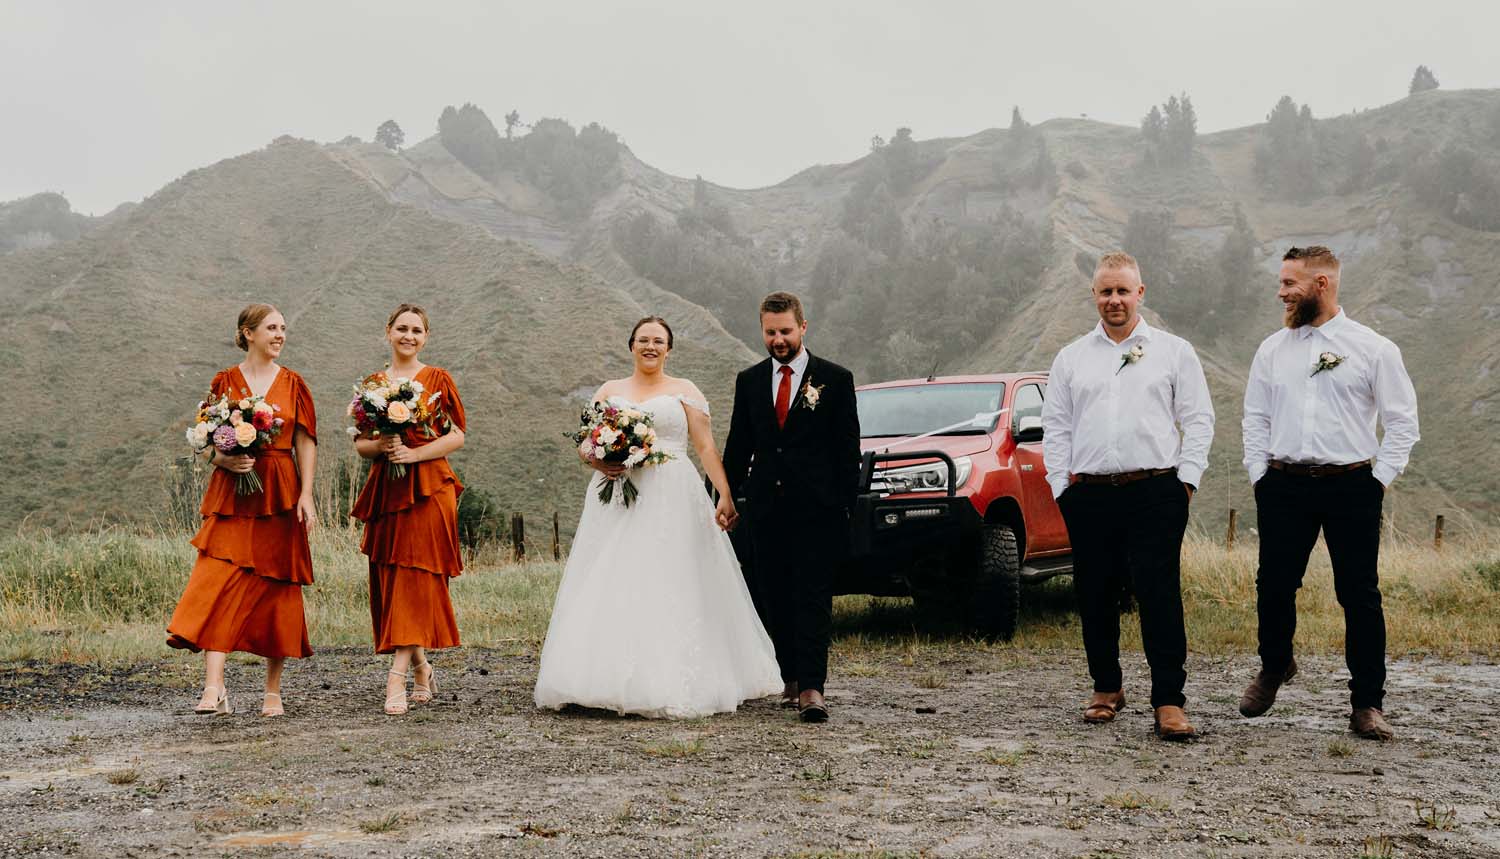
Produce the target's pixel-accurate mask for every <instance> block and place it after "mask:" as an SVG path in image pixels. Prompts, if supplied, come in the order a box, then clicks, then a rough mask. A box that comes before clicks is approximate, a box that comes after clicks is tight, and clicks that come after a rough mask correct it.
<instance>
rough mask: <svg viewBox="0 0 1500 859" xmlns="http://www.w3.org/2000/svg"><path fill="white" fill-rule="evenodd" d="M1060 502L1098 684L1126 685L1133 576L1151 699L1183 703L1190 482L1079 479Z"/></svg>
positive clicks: (1104, 687)
mask: <svg viewBox="0 0 1500 859" xmlns="http://www.w3.org/2000/svg"><path fill="white" fill-rule="evenodd" d="M1058 507H1059V508H1060V509H1061V510H1062V514H1063V521H1064V522H1065V523H1066V525H1067V526H1068V540H1069V541H1070V543H1071V544H1072V547H1073V587H1074V590H1075V592H1076V593H1077V596H1078V615H1079V618H1080V620H1081V621H1082V623H1083V647H1084V650H1085V651H1086V653H1087V654H1088V663H1089V675H1090V676H1091V677H1092V678H1093V680H1094V691H1095V692H1118V691H1120V686H1121V683H1122V680H1121V675H1120V594H1121V591H1122V589H1123V585H1124V584H1125V583H1126V582H1127V581H1128V582H1129V583H1130V585H1131V586H1132V587H1133V588H1134V590H1135V599H1136V605H1137V607H1138V609H1139V612H1140V620H1141V642H1142V644H1143V646H1144V649H1145V651H1146V663H1147V664H1148V665H1149V666H1150V667H1151V706H1152V707H1165V706H1175V707H1181V706H1183V704H1184V703H1185V702H1186V700H1187V699H1186V698H1185V697H1184V696H1183V694H1182V689H1183V686H1184V684H1186V682H1187V670H1186V668H1185V665H1186V663H1187V631H1186V629H1185V628H1184V626H1183V618H1182V535H1183V533H1184V532H1185V531H1186V530H1187V515H1188V496H1187V489H1186V487H1184V486H1183V484H1182V482H1181V481H1180V480H1178V479H1177V475H1176V473H1175V472H1174V473H1171V474H1161V475H1158V476H1156V477H1148V478H1145V479H1143V480H1137V481H1135V482H1133V483H1126V484H1123V485H1120V486H1110V485H1105V484H1091V483H1075V484H1073V485H1072V486H1069V487H1068V489H1067V491H1065V492H1063V494H1062V497H1060V498H1059V499H1058Z"/></svg>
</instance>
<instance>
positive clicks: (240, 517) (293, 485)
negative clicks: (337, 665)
mask: <svg viewBox="0 0 1500 859" xmlns="http://www.w3.org/2000/svg"><path fill="white" fill-rule="evenodd" d="M210 390H211V391H212V393H213V396H215V397H217V396H219V395H220V394H224V393H227V394H229V395H230V396H231V397H235V396H249V395H250V383H248V382H246V381H245V377H244V376H243V375H241V373H240V370H239V368H238V367H231V368H230V369H228V370H224V371H221V372H220V373H219V374H218V375H217V376H214V380H213V385H212V386H211V388H210ZM266 400H267V401H268V402H270V403H271V404H273V405H277V406H280V407H281V411H279V412H277V416H278V417H281V418H282V419H283V420H284V421H285V423H284V424H283V425H282V430H281V433H280V434H278V435H277V437H276V440H275V441H274V442H272V444H271V446H270V447H269V448H267V449H263V450H261V451H260V452H259V453H258V454H256V457H255V472H256V474H258V475H259V476H260V480H261V483H262V485H263V486H264V487H265V488H264V491H261V492H256V493H254V494H251V495H238V494H236V493H235V475H234V474H232V473H231V472H229V471H226V470H224V469H222V468H215V469H214V470H213V475H212V476H211V477H209V480H208V489H207V491H205V492H204V493H203V506H202V507H201V508H200V512H201V513H202V514H203V526H202V527H201V528H199V529H198V533H197V535H196V536H194V537H193V540H192V543H193V545H194V546H196V547H198V561H197V562H196V563H195V564H193V572H192V574H191V575H190V576H189V577H188V583H187V588H186V589H184V590H183V592H182V598H181V599H180V600H178V601H177V609H176V611H174V612H173V613H172V621H171V622H170V623H169V624H167V644H168V645H170V646H172V647H179V648H186V649H188V650H191V651H193V652H195V653H196V652H197V651H200V650H215V651H222V652H225V653H229V652H232V651H236V650H242V651H246V652H248V653H254V654H256V655H258V656H265V657H270V658H276V657H287V656H291V657H304V656H311V655H312V647H311V646H310V645H309V644H308V641H307V619H306V617H305V616H304V615H303V612H302V586H303V585H310V584H312V580H313V572H312V553H311V552H310V551H309V550H308V545H307V529H306V528H305V527H304V526H303V524H302V523H301V522H298V521H297V509H296V508H297V496H298V495H299V494H300V492H301V484H300V483H299V481H298V474H297V461H296V459H295V458H294V457H293V455H292V439H293V438H294V437H295V436H296V430H297V429H299V428H300V429H301V430H302V431H303V432H305V433H307V434H308V436H309V437H311V438H312V439H313V441H317V438H318V418H317V413H316V412H315V411H314V410H313V399H312V393H311V392H310V391H308V389H307V383H305V382H303V381H302V377H301V376H299V375H297V374H296V373H294V372H292V371H291V370H288V369H287V368H285V367H282V368H281V370H280V371H279V372H278V373H277V374H276V379H275V380H274V381H273V382H272V383H271V388H270V390H268V391H267V392H266Z"/></svg>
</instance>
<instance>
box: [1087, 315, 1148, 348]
mask: <svg viewBox="0 0 1500 859" xmlns="http://www.w3.org/2000/svg"><path fill="white" fill-rule="evenodd" d="M1152 330H1153V329H1152V328H1151V326H1150V325H1147V324H1146V317H1144V316H1137V317H1136V318H1135V327H1134V328H1132V329H1131V330H1130V334H1129V335H1127V336H1126V337H1125V339H1124V340H1121V341H1120V344H1125V343H1129V342H1130V341H1131V340H1134V339H1135V338H1137V337H1139V338H1140V339H1142V340H1150V339H1151V332H1152ZM1094 333H1095V334H1098V335H1099V336H1100V337H1103V338H1104V340H1105V342H1107V343H1109V345H1111V346H1115V345H1119V344H1116V343H1115V341H1114V340H1113V339H1112V338H1111V337H1110V336H1109V332H1107V331H1105V330H1104V320H1103V319H1101V320H1099V324H1098V325H1095V326H1094Z"/></svg>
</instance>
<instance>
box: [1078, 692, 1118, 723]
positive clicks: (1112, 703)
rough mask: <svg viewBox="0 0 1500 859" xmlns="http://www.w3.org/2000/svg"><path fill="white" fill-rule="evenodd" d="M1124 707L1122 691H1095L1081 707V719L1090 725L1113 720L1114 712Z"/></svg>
mask: <svg viewBox="0 0 1500 859" xmlns="http://www.w3.org/2000/svg"><path fill="white" fill-rule="evenodd" d="M1123 709H1125V693H1124V692H1095V693H1094V694H1093V695H1090V696H1089V702H1088V704H1087V705H1085V706H1084V708H1083V720H1084V721H1085V722H1088V723H1089V724H1090V725H1102V724H1104V723H1105V722H1113V721H1114V720H1115V714H1116V713H1119V712H1120V711H1121V710H1123Z"/></svg>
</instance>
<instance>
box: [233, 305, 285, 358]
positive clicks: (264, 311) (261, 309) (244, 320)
mask: <svg viewBox="0 0 1500 859" xmlns="http://www.w3.org/2000/svg"><path fill="white" fill-rule="evenodd" d="M280 312H281V311H279V310H277V309H276V308H275V307H272V306H271V305H269V304H247V305H246V306H245V309H244V310H241V311H240V318H239V321H238V322H236V323H235V328H234V345H236V346H238V347H240V351H241V352H249V351H250V340H249V339H248V338H247V337H245V332H246V331H254V330H255V329H257V328H259V327H260V324H261V323H262V322H265V321H266V317H267V316H270V315H271V314H273V313H280Z"/></svg>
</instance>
